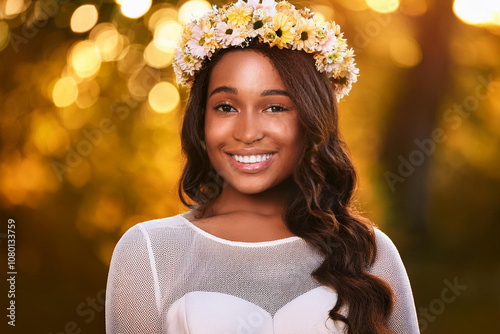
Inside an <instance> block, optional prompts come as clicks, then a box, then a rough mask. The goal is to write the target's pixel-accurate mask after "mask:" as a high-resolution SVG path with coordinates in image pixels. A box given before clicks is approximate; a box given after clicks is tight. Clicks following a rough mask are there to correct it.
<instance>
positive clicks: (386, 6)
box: [366, 0, 399, 13]
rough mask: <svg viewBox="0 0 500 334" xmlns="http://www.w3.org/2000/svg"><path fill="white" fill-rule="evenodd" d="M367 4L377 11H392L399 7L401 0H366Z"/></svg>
mask: <svg viewBox="0 0 500 334" xmlns="http://www.w3.org/2000/svg"><path fill="white" fill-rule="evenodd" d="M366 4H367V5H368V6H369V7H370V8H371V9H373V10H374V11H376V12H379V13H392V12H394V11H396V9H398V7H399V0H366Z"/></svg>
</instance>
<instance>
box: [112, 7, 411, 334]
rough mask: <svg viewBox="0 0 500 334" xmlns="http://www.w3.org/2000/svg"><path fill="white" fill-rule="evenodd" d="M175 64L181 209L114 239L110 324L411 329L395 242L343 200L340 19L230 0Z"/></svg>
mask: <svg viewBox="0 0 500 334" xmlns="http://www.w3.org/2000/svg"><path fill="white" fill-rule="evenodd" d="M273 33H274V35H273ZM320 49H321V50H320ZM174 65H175V70H176V74H177V78H178V81H179V82H180V83H183V84H189V85H191V86H192V87H191V93H190V98H189V101H188V105H187V108H186V113H185V116H184V121H183V127H182V147H183V151H184V153H185V155H186V158H187V159H186V165H185V168H184V171H183V174H182V178H181V182H180V188H179V194H180V197H181V200H182V201H183V203H185V204H186V205H187V206H188V207H190V208H191V211H189V212H187V213H185V214H181V215H177V216H174V217H169V218H164V219H157V220H153V221H148V222H144V223H140V224H137V225H136V226H134V227H132V228H131V229H130V230H128V231H127V232H126V233H125V235H124V236H123V237H122V238H121V239H120V241H119V242H118V245H117V246H116V248H115V251H114V253H113V258H112V262H111V267H110V273H109V278H108V287H107V299H106V328H107V332H108V333H169V334H170V333H174V334H177V333H179V334H182V333H194V334H201V333H262V334H272V333H276V334H290V333H300V334H305V333H405V334H408V333H410V334H412V333H418V324H417V320H416V312H415V307H414V303H413V297H412V293H411V288H410V284H409V281H408V277H407V275H406V271H405V268H404V266H403V263H402V262H401V258H400V256H399V254H398V251H397V249H396V248H395V246H394V244H393V243H392V242H391V240H390V239H389V238H388V237H387V236H386V235H385V234H384V233H383V232H381V231H380V230H378V229H377V228H375V227H373V226H372V224H371V223H369V222H368V221H366V220H365V219H363V218H362V217H359V216H357V215H356V214H355V213H354V212H353V210H352V209H351V208H350V202H351V198H352V195H353V192H354V187H355V180H356V174H355V171H354V168H353V165H352V163H351V161H350V159H349V157H348V155H347V153H346V149H345V145H344V143H343V141H342V140H341V139H340V137H339V133H338V125H337V110H336V101H335V99H336V98H337V99H338V98H340V97H341V96H342V95H344V94H346V93H347V92H348V91H349V89H350V86H351V84H352V83H353V82H355V80H356V74H357V69H356V68H355V66H354V62H353V53H352V50H348V49H347V48H346V45H345V40H343V39H342V35H341V33H340V30H339V28H338V26H335V25H334V24H331V23H316V22H314V16H313V14H312V13H311V12H309V11H308V10H307V9H303V10H300V11H298V10H296V9H295V8H294V7H293V6H292V5H290V4H289V3H287V2H280V3H279V4H276V3H275V2H274V1H264V2H263V3H259V2H258V1H249V2H248V3H245V2H242V1H240V2H238V3H236V4H234V5H230V6H226V7H223V8H222V9H219V10H216V9H214V11H213V12H211V13H208V14H207V15H205V17H203V18H201V19H199V20H197V21H194V22H192V23H190V24H189V25H188V26H187V27H186V29H185V31H184V35H183V41H182V43H181V46H180V48H179V51H178V53H177V56H176V63H175V64H174ZM332 88H333V89H332Z"/></svg>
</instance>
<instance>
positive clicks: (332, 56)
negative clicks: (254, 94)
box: [172, 0, 359, 101]
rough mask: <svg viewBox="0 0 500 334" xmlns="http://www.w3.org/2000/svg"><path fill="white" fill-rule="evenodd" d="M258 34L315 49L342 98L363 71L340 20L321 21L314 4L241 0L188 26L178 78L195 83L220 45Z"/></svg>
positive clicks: (281, 43) (317, 60)
mask: <svg viewBox="0 0 500 334" xmlns="http://www.w3.org/2000/svg"><path fill="white" fill-rule="evenodd" d="M255 38H258V40H259V41H260V42H261V43H267V44H269V46H271V47H273V46H277V47H278V48H280V49H282V48H286V49H292V50H304V51H305V52H307V53H313V54H314V59H315V64H316V69H317V70H318V71H319V72H321V73H323V72H325V73H326V74H327V76H328V78H329V79H330V81H331V82H332V84H333V87H334V90H335V93H336V96H337V101H338V100H340V99H341V98H342V97H343V96H344V95H346V94H348V93H349V91H350V90H351V86H352V84H353V83H354V82H356V81H357V76H358V73H359V70H358V68H357V67H356V66H355V65H356V64H355V63H354V50H353V49H349V48H348V47H347V43H346V40H345V39H344V38H343V33H341V32H340V27H339V26H338V25H337V24H335V22H320V21H317V20H316V19H315V15H314V13H313V12H311V11H310V9H309V8H303V9H300V10H297V9H295V6H293V5H292V4H290V3H289V2H287V1H280V2H278V3H277V2H275V0H262V3H261V2H260V1H259V0H247V2H244V1H243V0H238V2H236V3H233V4H229V5H225V6H223V7H221V8H219V9H218V8H217V7H216V6H215V5H214V6H213V10H212V11H209V12H208V13H206V14H205V15H204V16H202V17H201V18H198V19H193V20H192V21H190V22H189V23H187V24H186V25H185V26H184V30H183V33H182V37H181V41H180V45H179V47H178V48H177V50H176V54H175V58H174V61H173V64H172V66H173V68H174V71H175V75H176V77H177V82H178V83H179V84H181V85H184V86H189V87H191V86H192V84H193V82H194V78H195V75H196V74H197V73H198V71H199V70H201V68H202V65H203V61H204V60H205V59H210V58H211V57H212V55H213V54H214V52H215V51H216V50H218V49H226V48H229V47H234V46H240V47H242V48H244V47H247V46H248V45H249V44H250V42H251V41H252V40H254V39H255Z"/></svg>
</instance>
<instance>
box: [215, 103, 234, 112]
mask: <svg viewBox="0 0 500 334" xmlns="http://www.w3.org/2000/svg"><path fill="white" fill-rule="evenodd" d="M215 109H216V110H218V111H220V112H224V113H227V112H232V111H236V109H234V108H233V106H232V105H230V104H219V105H218V106H217V107H215Z"/></svg>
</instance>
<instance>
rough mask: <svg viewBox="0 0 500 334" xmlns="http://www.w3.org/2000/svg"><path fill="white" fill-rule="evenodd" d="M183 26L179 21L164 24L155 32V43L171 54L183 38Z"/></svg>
mask: <svg viewBox="0 0 500 334" xmlns="http://www.w3.org/2000/svg"><path fill="white" fill-rule="evenodd" d="M181 34H182V26H181V25H180V24H179V22H177V21H170V20H169V21H165V22H162V23H161V24H160V25H159V26H158V27H157V28H156V30H155V34H154V43H155V45H156V47H157V48H159V49H160V50H163V51H165V52H170V50H171V49H172V48H175V47H176V46H177V44H178V42H179V40H180V38H181Z"/></svg>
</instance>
